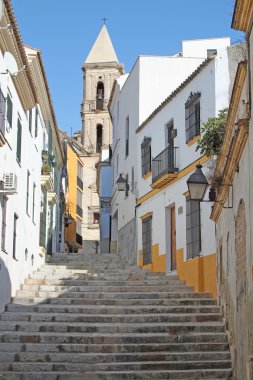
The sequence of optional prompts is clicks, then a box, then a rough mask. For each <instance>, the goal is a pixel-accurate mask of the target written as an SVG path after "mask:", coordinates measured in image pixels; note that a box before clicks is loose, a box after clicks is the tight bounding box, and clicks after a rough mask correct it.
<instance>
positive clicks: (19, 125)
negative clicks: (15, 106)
mask: <svg viewBox="0 0 253 380" xmlns="http://www.w3.org/2000/svg"><path fill="white" fill-rule="evenodd" d="M21 140H22V125H21V123H20V120H19V119H18V128H17V153H16V157H17V160H18V162H21Z"/></svg>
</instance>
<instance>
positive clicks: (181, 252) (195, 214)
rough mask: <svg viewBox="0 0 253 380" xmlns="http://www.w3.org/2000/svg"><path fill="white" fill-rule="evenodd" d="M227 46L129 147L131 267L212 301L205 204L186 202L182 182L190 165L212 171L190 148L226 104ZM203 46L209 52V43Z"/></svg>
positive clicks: (211, 231) (210, 228)
mask: <svg viewBox="0 0 253 380" xmlns="http://www.w3.org/2000/svg"><path fill="white" fill-rule="evenodd" d="M203 42H204V41H203ZM218 42H220V40H218ZM228 42H229V41H227V39H224V40H223V47H222V48H219V45H218V48H217V51H216V52H215V55H214V56H212V57H209V58H207V59H206V60H205V61H204V62H203V63H202V64H201V65H200V66H199V67H198V68H197V69H196V70H195V71H194V72H193V73H192V74H191V75H190V76H189V77H188V78H186V79H185V80H184V81H183V82H182V83H181V84H180V85H179V86H178V88H177V89H176V90H175V91H173V92H172V93H171V94H170V95H169V96H168V97H167V98H166V99H165V100H164V101H163V102H162V103H161V105H160V106H159V107H158V108H156V109H155V110H154V111H153V112H152V114H151V115H149V117H148V118H147V119H146V120H145V121H144V122H143V123H142V124H141V125H140V126H139V128H138V129H137V141H136V144H137V149H136V150H137V178H136V180H137V184H138V200H137V208H136V223H137V231H138V232H137V233H138V237H137V242H138V246H137V249H138V264H139V265H140V266H143V267H145V268H149V269H151V270H153V271H164V272H169V271H171V270H177V273H178V275H179V277H180V278H181V279H183V280H185V281H186V282H187V284H188V285H192V286H194V288H195V290H196V291H207V292H211V293H212V294H213V295H214V296H216V294H217V292H216V245H215V225H214V223H213V222H212V221H211V220H210V219H209V218H210V212H211V206H212V203H209V202H203V203H200V202H198V201H191V200H190V198H189V192H188V187H187V183H186V181H187V179H188V178H189V176H190V174H191V173H192V172H193V171H195V169H196V165H197V164H202V165H203V167H204V172H205V173H208V172H209V173H210V171H211V170H210V169H209V167H210V162H209V160H208V159H207V157H206V156H201V155H200V153H199V151H196V146H197V142H198V140H199V137H200V135H201V125H202V124H203V123H205V122H207V120H208V118H210V117H215V116H217V115H218V113H219V111H220V110H222V109H224V108H227V106H228V103H229V88H230V77H229V76H230V71H229V67H230V68H231V71H232V76H233V73H234V68H233V66H234V57H235V51H237V47H236V46H235V47H228V46H226V44H227V43H228ZM205 43H206V46H207V47H208V40H207V41H205ZM231 56H232V57H233V59H232V60H231ZM206 200H208V195H207V196H206Z"/></svg>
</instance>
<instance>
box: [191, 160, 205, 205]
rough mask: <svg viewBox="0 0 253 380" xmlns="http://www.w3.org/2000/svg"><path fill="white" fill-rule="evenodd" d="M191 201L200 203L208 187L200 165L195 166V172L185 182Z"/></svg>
mask: <svg viewBox="0 0 253 380" xmlns="http://www.w3.org/2000/svg"><path fill="white" fill-rule="evenodd" d="M187 186H188V189H189V193H190V198H191V200H194V201H200V202H202V201H203V199H204V196H205V193H206V190H207V188H208V186H209V184H208V181H207V179H206V176H205V175H204V174H203V172H202V165H200V164H198V165H196V170H195V172H194V173H193V174H192V175H190V177H189V178H188V180H187Z"/></svg>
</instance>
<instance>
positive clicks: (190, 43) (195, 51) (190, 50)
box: [182, 37, 230, 58]
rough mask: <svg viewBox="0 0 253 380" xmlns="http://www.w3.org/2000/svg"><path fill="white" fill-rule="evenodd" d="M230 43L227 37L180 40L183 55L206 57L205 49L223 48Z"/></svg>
mask: <svg viewBox="0 0 253 380" xmlns="http://www.w3.org/2000/svg"><path fill="white" fill-rule="evenodd" d="M229 45H230V38H229V37H222V38H207V39H200V40H185V41H182V55H183V56H184V57H199V58H200V57H201V58H206V57H207V49H224V48H225V47H227V46H229Z"/></svg>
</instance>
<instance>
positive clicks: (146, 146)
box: [141, 137, 151, 176]
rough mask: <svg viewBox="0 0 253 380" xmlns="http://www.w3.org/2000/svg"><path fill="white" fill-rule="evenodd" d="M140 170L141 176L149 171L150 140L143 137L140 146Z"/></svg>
mask: <svg viewBox="0 0 253 380" xmlns="http://www.w3.org/2000/svg"><path fill="white" fill-rule="evenodd" d="M141 170H142V176H144V175H145V174H147V173H148V172H150V171H151V138H150V137H144V140H143V141H142V144H141Z"/></svg>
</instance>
